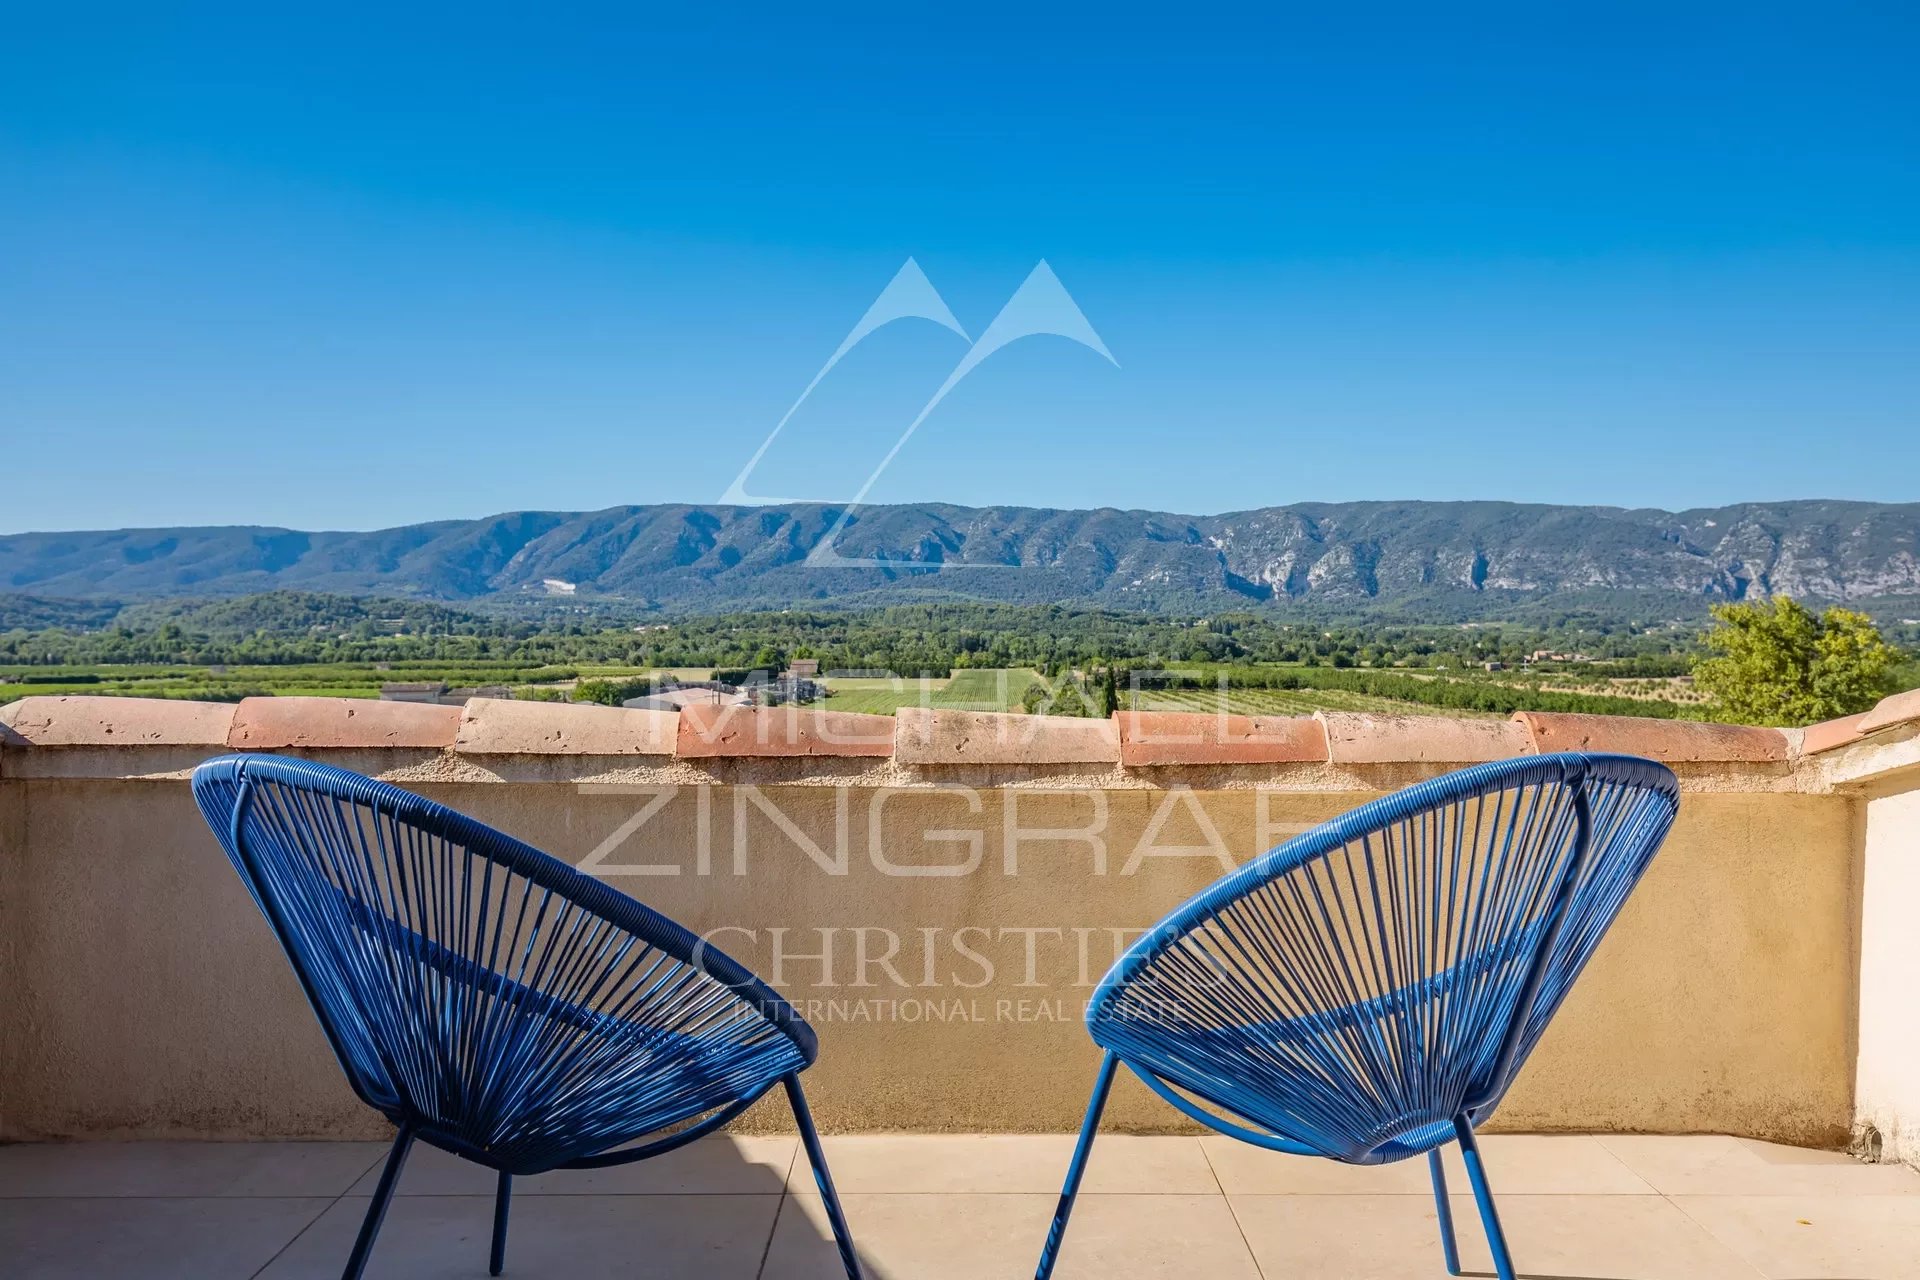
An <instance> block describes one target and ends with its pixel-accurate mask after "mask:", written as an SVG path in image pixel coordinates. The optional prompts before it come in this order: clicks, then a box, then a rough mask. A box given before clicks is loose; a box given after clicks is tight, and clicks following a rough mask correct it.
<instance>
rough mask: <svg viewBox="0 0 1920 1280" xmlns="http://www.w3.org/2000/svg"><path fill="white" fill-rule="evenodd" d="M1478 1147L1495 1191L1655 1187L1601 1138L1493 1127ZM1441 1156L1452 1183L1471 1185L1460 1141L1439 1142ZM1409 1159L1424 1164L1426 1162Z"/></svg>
mask: <svg viewBox="0 0 1920 1280" xmlns="http://www.w3.org/2000/svg"><path fill="white" fill-rule="evenodd" d="M1480 1153H1481V1156H1482V1158H1483V1159H1484V1160H1485V1163H1486V1168H1487V1181H1488V1182H1490V1183H1491V1184H1492V1185H1493V1192H1494V1194H1495V1195H1520V1196H1646V1195H1652V1194H1653V1193H1654V1189H1653V1187H1651V1186H1650V1185H1648V1183H1647V1180H1646V1179H1645V1178H1642V1177H1641V1176H1640V1175H1638V1174H1636V1173H1635V1172H1634V1171H1633V1170H1632V1169H1630V1168H1628V1167H1627V1166H1626V1164H1625V1163H1624V1162H1623V1161H1622V1160H1621V1159H1620V1158H1619V1157H1618V1156H1616V1155H1614V1154H1613V1152H1612V1151H1609V1150H1608V1149H1607V1148H1606V1146H1605V1145H1603V1144H1602V1143H1601V1142H1600V1140H1599V1139H1598V1138H1589V1137H1582V1136H1573V1135H1569V1136H1561V1135H1558V1134H1556V1135H1551V1136H1535V1135H1531V1134H1505V1133H1495V1134H1488V1135H1486V1136H1484V1137H1482V1138H1481V1139H1480ZM1440 1158H1441V1160H1442V1161H1443V1162H1444V1163H1445V1164H1446V1169H1447V1187H1448V1189H1449V1190H1451V1191H1456V1192H1466V1191H1471V1189H1472V1186H1471V1184H1470V1183H1469V1182H1468V1181H1467V1166H1466V1164H1465V1162H1463V1161H1462V1160H1461V1158H1460V1145H1459V1144H1458V1143H1455V1142H1450V1143H1448V1144H1447V1145H1446V1146H1445V1147H1443V1148H1441V1152H1440ZM1408 1163H1418V1164H1421V1165H1424V1164H1425V1163H1426V1162H1425V1161H1424V1160H1422V1161H1418V1162H1414V1161H1409V1162H1408Z"/></svg>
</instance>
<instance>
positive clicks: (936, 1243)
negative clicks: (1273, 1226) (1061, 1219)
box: [762, 1194, 1260, 1280]
mask: <svg viewBox="0 0 1920 1280" xmlns="http://www.w3.org/2000/svg"><path fill="white" fill-rule="evenodd" d="M843 1199H844V1200H845V1203H846V1211H847V1220H848V1222H849V1224H850V1226H851V1228H852V1230H853V1237H854V1241H855V1243H856V1245H857V1246H858V1248H859V1251H860V1257H861V1265H862V1266H863V1267H864V1268H865V1270H866V1273H867V1276H868V1278H869V1280H998V1278H999V1277H1007V1278H1008V1280H1015V1278H1017V1277H1021V1276H1030V1275H1032V1274H1033V1268H1034V1264H1035V1262H1037V1261H1038V1260H1039V1257H1040V1248H1041V1246H1042V1244H1044V1243H1045V1240H1046V1233H1047V1227H1048V1224H1049V1223H1050V1222H1051V1221H1052V1219H1053V1210H1054V1205H1055V1203H1056V1200H1057V1197H1055V1196H1047V1195H950V1196H940V1197H938V1198H933V1197H928V1196H924V1195H854V1196H846V1197H843ZM844 1275H845V1273H844V1272H843V1271H842V1270H841V1269H840V1263H839V1257H838V1255H837V1254H836V1252H835V1250H834V1246H833V1240H832V1235H831V1233H830V1232H829V1231H828V1229H827V1225H826V1217H825V1215H824V1213H823V1212H822V1210H821V1205H820V1198H819V1197H818V1196H811V1195H796V1196H793V1197H792V1198H791V1199H789V1200H788V1201H787V1203H786V1205H785V1207H784V1208H783V1209H782V1211H781V1214H780V1225H779V1227H778V1228H777V1229H776V1230H775V1232H774V1238H773V1248H772V1250H771V1251H769V1253H768V1255H767V1267H766V1270H765V1272H764V1273H763V1275H762V1280H843V1277H844ZM1054 1276H1055V1278H1056V1280H1193V1278H1195V1277H1205V1278H1206V1280H1260V1272H1259V1269H1258V1268H1257V1267H1256V1266H1255V1265H1254V1262H1253V1257H1252V1255H1251V1254H1250V1253H1249V1252H1248V1251H1247V1248H1246V1245H1245V1243H1244V1242H1243V1241H1242V1240H1241V1238H1240V1232H1239V1229H1238V1227H1237V1226H1236V1225H1235V1223H1234V1221H1233V1216H1232V1213H1231V1211H1230V1210H1229V1209H1228V1208H1227V1204H1226V1201H1225V1200H1224V1199H1223V1198H1222V1197H1220V1196H1217V1195H1216V1196H1182V1195H1159V1196H1134V1195H1095V1194H1088V1195H1084V1196H1082V1197H1081V1198H1080V1201H1079V1203H1078V1204H1077V1205H1076V1206H1075V1209H1074V1214H1073V1222H1072V1224H1071V1225H1070V1226H1069V1228H1068V1230H1067V1236H1066V1243H1065V1246H1064V1248H1063V1249H1062V1251H1061V1255H1060V1265H1059V1267H1058V1269H1057V1270H1056V1271H1055V1272H1054Z"/></svg>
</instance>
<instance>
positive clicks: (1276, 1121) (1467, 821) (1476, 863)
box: [1036, 754, 1679, 1280]
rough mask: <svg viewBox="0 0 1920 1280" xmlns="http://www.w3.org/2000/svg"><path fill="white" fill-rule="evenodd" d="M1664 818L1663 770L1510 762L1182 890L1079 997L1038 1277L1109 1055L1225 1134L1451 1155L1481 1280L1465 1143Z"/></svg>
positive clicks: (1055, 1240)
mask: <svg viewBox="0 0 1920 1280" xmlns="http://www.w3.org/2000/svg"><path fill="white" fill-rule="evenodd" d="M1678 810H1679V787H1678V784H1677V783H1676V781H1675V779H1674V776H1673V773H1672V771H1671V770H1669V769H1668V768H1666V767H1665V766H1664V765H1661V764H1657V763H1655V762H1654V761H1651V760H1642V759H1638V758H1636V757H1630V756H1615V755H1577V754H1567V755H1543V756H1524V757H1520V758H1518V759H1513V760H1504V761H1500V762H1498V763H1495V764H1487V765H1481V766H1479V767H1476V768H1472V769H1464V770H1461V771H1460V772H1458V773H1453V774H1448V775H1446V776H1445V777H1441V778H1436V779H1433V780H1432V781H1430V782H1424V783H1421V784H1419V785H1418V786H1414V787H1410V788H1408V789H1407V790H1405V791H1402V792H1399V793H1398V794H1396V795H1392V796H1388V797H1386V798H1385V799H1381V800H1376V801H1374V802H1373V803H1371V804H1368V805H1365V806H1363V807H1361V808H1359V809H1356V810H1354V811H1353V812H1351V813H1349V814H1347V815H1345V816H1344V817H1341V818H1338V819H1335V820H1334V821H1332V822H1329V823H1326V824H1325V825H1323V826H1321V827H1318V828H1316V829H1314V830H1313V831H1310V832H1308V833H1306V834H1305V835H1302V836H1299V837H1297V838H1296V839H1293V840H1290V841H1288V842H1287V843H1285V844H1283V845H1281V846H1279V847H1278V848H1276V849H1274V850H1273V851H1271V852H1270V853H1267V854H1265V855H1264V856H1262V857H1260V858H1258V859H1256V860H1255V861H1254V862H1252V863H1249V864H1248V865H1247V866H1245V867H1243V868H1241V869H1240V870H1239V871H1237V872H1234V873H1233V874H1231V875H1228V876H1226V877H1224V878H1222V879H1221V880H1220V881H1218V882H1217V883H1215V884H1214V885H1213V886H1212V887H1210V888H1208V889H1207V890H1205V891H1204V892H1202V893H1200V894H1199V895H1198V896H1196V897H1194V898H1193V899H1192V900H1191V901H1189V902H1188V903H1186V905H1184V906H1182V907H1180V908H1179V909H1178V910H1176V911H1175V912H1174V913H1173V914H1172V915H1170V916H1168V917H1167V918H1166V919H1165V920H1163V921H1161V922H1160V924H1159V925H1158V926H1156V927H1155V928H1154V929H1153V930H1152V931H1151V932H1149V933H1148V934H1147V935H1146V936H1145V937H1143V938H1142V939H1141V940H1140V941H1139V942H1138V943H1137V944H1135V945H1134V946H1133V947H1132V948H1131V949H1129V950H1128V951H1127V952H1126V954H1124V955H1123V956H1121V958H1120V959H1119V961H1118V962H1117V963H1115V965H1114V967H1113V969H1112V970H1111V971H1110V972H1109V973H1108V974H1107V975H1106V977H1105V978H1104V979H1103V980H1102V981H1101V983H1100V985H1099V986H1098V987H1097V988H1096V989H1095V992H1094V995H1093V999H1092V1001H1091V1002H1090V1004H1089V1006H1088V1011H1087V1029H1088V1031H1089V1032H1090V1033H1091V1034H1092V1037H1093V1040H1094V1042H1095V1043H1096V1044H1098V1045H1099V1046H1100V1047H1101V1048H1102V1049H1104V1050H1105V1051H1106V1053H1105V1056H1104V1057H1103V1059H1102V1061H1101V1065H1100V1071H1099V1075H1098V1076H1097V1078H1096V1079H1095V1083H1094V1090H1093V1098H1092V1101H1091V1102H1090V1103H1089V1104H1088V1107H1087V1114H1086V1121H1085V1123H1084V1124H1083V1126H1082V1128H1081V1132H1080V1141H1079V1144H1078V1145H1077V1147H1076V1148H1075V1151H1074V1155H1073V1160H1072V1163H1071V1164H1070V1165H1069V1167H1068V1171H1067V1179H1066V1185H1065V1188H1064V1189H1063V1191H1062V1192H1061V1196H1060V1204H1059V1208H1058V1210H1057V1211H1056V1213H1055V1215H1054V1220H1053V1227H1052V1229H1051V1231H1050V1232H1049V1233H1048V1236H1047V1241H1046V1245H1045V1247H1044V1250H1043V1252H1042V1254H1041V1257H1040V1265H1039V1269H1038V1271H1037V1272H1036V1276H1037V1280H1047V1277H1049V1276H1050V1275H1051V1274H1052V1272H1053V1267H1054V1263H1055V1261H1056V1259H1057V1258H1058V1256H1059V1252H1060V1244H1061V1240H1062V1237H1063V1236H1064V1234H1065V1231H1066V1226H1067V1220H1068V1217H1069V1215H1070V1214H1071V1213H1072V1210H1073V1202H1074V1198H1075V1196H1077V1195H1078V1193H1079V1189H1080V1180H1081V1176H1082V1175H1083V1174H1084V1172H1085V1170H1086V1162H1087V1156H1088V1154H1089V1152H1090V1151H1091V1150H1092V1146H1093V1141H1094V1135H1095V1133H1096V1131H1097V1130H1098V1127H1099V1123H1100V1114H1101V1112H1102V1110H1103V1109H1104V1108H1105V1106H1106V1100H1107V1093H1108V1090H1109V1089H1110V1088H1111V1087H1112V1085H1113V1079H1114V1074H1115V1070H1116V1068H1117V1067H1119V1066H1120V1065H1121V1064H1125V1066H1126V1067H1127V1068H1128V1069H1129V1070H1130V1071H1132V1072H1133V1073H1134V1074H1135V1075H1137V1076H1138V1077H1139V1078H1140V1079H1141V1080H1142V1081H1144V1082H1145V1083H1146V1085H1147V1086H1148V1087H1149V1088H1151V1089H1152V1090H1153V1091H1154V1092H1155V1093H1157V1094H1159V1095H1160V1096H1161V1097H1162V1098H1164V1099H1165V1100H1166V1101H1167V1102H1168V1103H1170V1104H1171V1105H1173V1106H1174V1107H1176V1108H1178V1109H1179V1110H1180V1111H1182V1112H1184V1113H1185V1114H1186V1115H1188V1116H1189V1117H1191V1118H1192V1119H1194V1120H1197V1121H1199V1122H1200V1123H1201V1124H1204V1125H1206V1126H1207V1127H1209V1128H1211V1129H1214V1130H1216V1131H1218V1132H1220V1133H1223V1134H1226V1135H1228V1136H1230V1137H1234V1138H1238V1139H1241V1140H1242V1141H1245V1142H1250V1143H1253V1144H1255V1145H1257V1146H1262V1147H1267V1148H1270V1149H1272V1150H1275V1151H1283V1152H1290V1153H1293V1154H1296V1155H1313V1156H1322V1157H1325V1158H1327V1159H1332V1160H1340V1161H1344V1162H1346V1163H1349V1164H1383V1163H1387V1162H1389V1161H1395V1160H1405V1159H1410V1158H1412V1157H1414V1156H1419V1155H1425V1156H1426V1157H1427V1159H1428V1163H1429V1166H1430V1168H1431V1171H1432V1176H1433V1189H1434V1200H1435V1203H1436V1206H1437V1208H1438V1212H1439V1220H1440V1237H1441V1245H1442V1248H1443V1250H1444V1253H1445V1256H1446V1262H1447V1269H1448V1270H1449V1271H1450V1272H1451V1273H1453V1274H1454V1275H1459V1274H1460V1257H1459V1250H1458V1248H1457V1246H1456V1243H1455V1240H1454V1233H1453V1218H1452V1212H1451V1208H1450V1206H1449V1204H1448V1201H1447V1189H1446V1180H1445V1176H1444V1174H1443V1172H1442V1168H1441V1163H1440V1152H1439V1148H1440V1147H1441V1146H1442V1145H1444V1144H1445V1143H1447V1142H1450V1141H1454V1142H1458V1143H1459V1144H1460V1148H1461V1154H1462V1155H1463V1156H1464V1158H1465V1162H1466V1167H1467V1174H1468V1177H1469V1180H1470V1181H1471V1182H1472V1184H1473V1193H1474V1199H1475V1202H1476V1204H1477V1205H1478V1206H1479V1210H1480V1216H1481V1220H1482V1223H1483V1225H1484V1226H1485V1228H1486V1233H1487V1240H1488V1243H1489V1245H1490V1247H1491V1249H1492V1253H1493V1259H1494V1265H1495V1268H1496V1270H1497V1271H1498V1273H1499V1276H1500V1280H1513V1261H1512V1259H1511V1257H1510V1256H1509V1253H1508V1249H1507V1242H1506V1238H1505V1235H1504V1233H1503V1232H1502V1230H1501V1227H1500V1219H1499V1215H1498V1213H1497V1211H1496V1209H1495V1207H1494V1201H1493V1193H1492V1190H1491V1189H1490V1187H1489V1186H1488V1183H1487V1177H1486V1171H1485V1169H1484V1167H1483V1165H1482V1163H1481V1160H1480V1152H1479V1147H1478V1146H1477V1144H1476V1143H1475V1140H1474V1130H1475V1128H1476V1127H1477V1126H1479V1125H1480V1124H1482V1123H1483V1122H1484V1121H1485V1120H1486V1119H1487V1118H1488V1117H1489V1116H1491V1115H1492V1114H1493V1112H1494V1110H1495V1108H1497V1107H1498V1106H1499V1105H1500V1100H1501V1099H1502V1098H1503V1097H1504V1096H1505V1095H1506V1092H1507V1089H1508V1087H1509V1086H1510V1085H1511V1084H1512V1083H1513V1079H1514V1076H1515V1075H1516V1074H1517V1073H1518V1072H1519V1070H1520V1067H1521V1065H1522V1064H1523V1063H1524V1062H1525V1061H1526V1059H1527V1055H1528V1054H1529V1053H1531V1052H1532V1051H1533V1048H1534V1046H1535V1045H1536V1044H1537V1043H1538V1042H1539V1040H1540V1036H1541V1034H1542V1033H1543V1032H1545V1030H1546V1028H1547V1023H1548V1022H1549V1021H1550V1020H1551V1019H1552V1017H1553V1015H1554V1012H1555V1010H1557V1009H1558V1008H1559V1007H1560V1003H1561V1001H1563V1000H1564V999H1565V998H1566V995H1567V992H1568V991H1569V990H1570V989H1571V988H1572V986H1573V983H1574V980H1575V979H1576V978H1578V977H1579V976H1580V972H1581V970H1582V969H1583V968H1584V967H1585V966H1586V963H1587V961H1588V959H1589V958H1590V957H1591V956H1592V955H1593V951H1594V948H1595V947H1597V946H1598V945H1599V943H1600V940H1601V938H1602V937H1603V936H1604V935H1605V933H1606V931H1607V928H1608V926H1609V925H1611V924H1612V923H1613V920H1614V917H1615V916H1616V915H1618V914H1619V911H1620V908H1621V906H1622V905H1623V904H1624V903H1625V902H1626V900H1627V895H1628V893H1630V892H1631V891H1632V889H1633V887H1634V885H1635V884H1636V883H1637V882H1638V881H1639V879H1640V877H1641V875H1642V874H1643V873H1644V872H1645V871H1646V869H1647V866H1648V864H1649V863H1650V862H1651V861H1652V860H1653V856H1654V854H1655V853H1656V852H1658V850H1659V848H1660V845H1661V843H1662V842H1663V841H1664V840H1665V839H1666V837H1667V832H1668V831H1669V830H1670V829H1671V828H1672V825H1673V821H1674V817H1675V815H1676V813H1677V812H1678Z"/></svg>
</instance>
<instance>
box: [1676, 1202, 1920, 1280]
mask: <svg viewBox="0 0 1920 1280" xmlns="http://www.w3.org/2000/svg"><path fill="white" fill-rule="evenodd" d="M1674 1203H1675V1204H1677V1205H1679V1206H1680V1208H1681V1210H1682V1211H1683V1212H1685V1213H1686V1214H1687V1215H1688V1216H1689V1217H1691V1218H1693V1219H1694V1220H1695V1221H1696V1222H1699V1223H1701V1224H1702V1225H1703V1226H1705V1227H1706V1228H1707V1230H1709V1231H1711V1232H1712V1233H1713V1234H1714V1236H1715V1237H1717V1238H1718V1239H1719V1240H1721V1241H1722V1242H1724V1243H1725V1244H1726V1245H1727V1246H1728V1247H1729V1248H1731V1249H1734V1250H1735V1251H1737V1252H1739V1253H1740V1254H1741V1255H1742V1256H1744V1257H1745V1258H1746V1259H1747V1260H1748V1261H1749V1262H1751V1263H1752V1264H1753V1265H1754V1266H1755V1267H1756V1268H1758V1269H1759V1271H1760V1273H1761V1274H1763V1275H1766V1276H1770V1277H1774V1278H1775V1280H1920V1199H1910V1198H1904V1197H1902V1198H1895V1197H1889V1196H1875V1195H1861V1196H1791V1195H1789V1196H1682V1197H1679V1198H1677V1199H1676V1200H1675V1201H1674Z"/></svg>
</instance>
